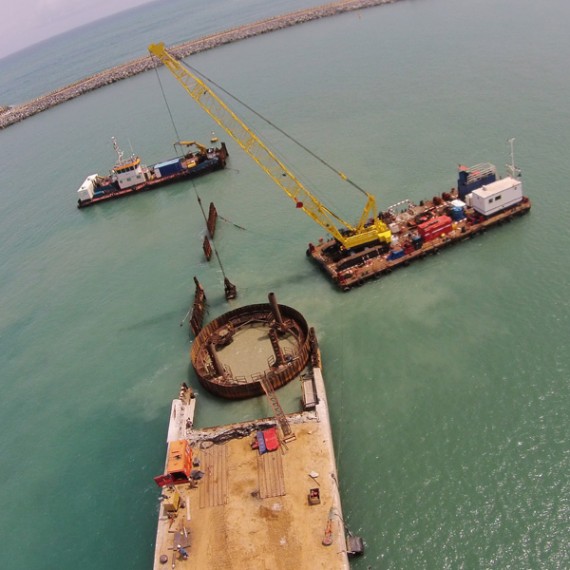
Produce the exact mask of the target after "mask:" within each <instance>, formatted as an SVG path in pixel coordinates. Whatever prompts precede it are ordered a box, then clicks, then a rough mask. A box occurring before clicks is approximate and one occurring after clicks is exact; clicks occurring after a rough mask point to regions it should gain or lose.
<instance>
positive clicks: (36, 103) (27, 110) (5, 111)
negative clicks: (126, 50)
mask: <svg viewBox="0 0 570 570" xmlns="http://www.w3.org/2000/svg"><path fill="white" fill-rule="evenodd" d="M397 1H398V0H340V1H339V2H333V3H331V4H324V5H322V6H317V7H315V8H309V9H307V10H300V11H298V12H291V13H289V14H283V15H281V16H276V17H274V18H268V19H266V20H260V21H258V22H254V23H252V24H247V25H244V26H240V27H237V28H232V29H229V30H226V31H223V32H220V33H217V34H213V35H210V36H204V37H202V38H199V39H197V40H192V41H189V42H185V43H182V44H179V45H176V46H171V47H170V48H169V51H170V52H171V53H172V54H173V55H174V56H175V57H177V58H183V57H188V56H190V55H192V54H194V53H198V52H201V51H205V50H208V49H213V48H215V47H218V46H221V45H224V44H228V43H231V42H236V41H239V40H243V39H246V38H251V37H253V36H258V35H260V34H266V33H268V32H273V31H275V30H281V29H283V28H288V27H290V26H295V25H297V24H302V23H304V22H310V21H311V20H316V19H318V18H326V17H328V16H334V15H336V14H342V13H343V12H350V11H353V10H360V9H362V8H369V7H372V6H379V5H381V4H393V3H395V2H397ZM156 65H157V61H156V60H155V59H154V58H151V57H150V56H148V57H141V58H138V59H135V60H133V61H130V62H128V63H124V64H122V65H119V66H116V67H113V68H111V69H108V70H106V71H102V72H100V73H97V74H95V75H91V76H90V77H86V78H85V79H82V80H80V81H78V82H76V83H73V84H71V85H68V86H66V87H63V88H61V89H57V90H56V91H52V92H51V93H47V94H45V95H42V96H40V97H38V98H37V99H33V100H32V101H28V102H26V103H23V104H22V105H17V106H14V107H0V128H1V129H4V128H6V127H9V126H10V125H13V124H14V123H18V122H19V121H23V120H24V119H27V118H28V117H31V116H32V115H36V114H37V113H41V112H42V111H45V110H46V109H50V108H51V107H54V106H55V105H59V104H60V103H64V102H65V101H69V100H70V99H74V98H75V97H79V96H80V95H83V94H84V93H88V92H89V91H94V90H95V89H99V88H100V87H104V86H105V85H109V84H111V83H115V82H116V81H120V80H121V79H127V78H128V77H132V76H133V75H137V74H138V73H142V72H143V71H148V70H149V69H154V68H155V67H156Z"/></svg>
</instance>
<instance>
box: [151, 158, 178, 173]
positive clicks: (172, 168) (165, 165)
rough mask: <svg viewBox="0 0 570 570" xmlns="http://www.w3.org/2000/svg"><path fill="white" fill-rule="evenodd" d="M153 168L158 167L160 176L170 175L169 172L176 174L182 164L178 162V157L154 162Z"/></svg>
mask: <svg viewBox="0 0 570 570" xmlns="http://www.w3.org/2000/svg"><path fill="white" fill-rule="evenodd" d="M154 168H155V169H157V168H158V170H159V171H160V175H161V176H170V175H171V174H177V173H178V172H181V171H182V165H181V164H180V159H179V158H175V159H174V160H169V161H167V162H161V163H160V164H155V165H154Z"/></svg>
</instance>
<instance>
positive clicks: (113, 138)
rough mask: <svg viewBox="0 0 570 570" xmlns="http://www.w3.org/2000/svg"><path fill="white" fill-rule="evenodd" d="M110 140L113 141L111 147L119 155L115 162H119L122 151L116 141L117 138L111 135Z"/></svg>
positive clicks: (121, 157)
mask: <svg viewBox="0 0 570 570" xmlns="http://www.w3.org/2000/svg"><path fill="white" fill-rule="evenodd" d="M111 140H112V141H113V148H114V149H115V152H116V153H117V156H118V157H119V158H118V160H117V162H121V160H123V151H122V150H121V149H120V148H119V144H118V143H117V139H116V138H115V137H111Z"/></svg>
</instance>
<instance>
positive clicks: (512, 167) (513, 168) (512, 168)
mask: <svg viewBox="0 0 570 570" xmlns="http://www.w3.org/2000/svg"><path fill="white" fill-rule="evenodd" d="M507 142H508V143H509V144H510V145H511V164H507V169H508V171H509V173H510V175H511V176H512V177H513V178H518V177H519V176H520V175H521V169H520V168H519V167H518V166H517V165H516V164H515V139H514V137H511V138H510V139H509V140H508V141H507Z"/></svg>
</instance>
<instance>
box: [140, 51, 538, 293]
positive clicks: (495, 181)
mask: <svg viewBox="0 0 570 570" xmlns="http://www.w3.org/2000/svg"><path fill="white" fill-rule="evenodd" d="M148 49H149V52H150V53H151V54H152V55H154V56H155V57H157V58H158V59H159V60H160V61H161V62H162V63H163V64H164V65H165V67H166V68H167V69H168V70H169V71H170V72H171V73H172V74H173V75H174V77H175V78H176V79H177V80H178V82H179V83H180V84H181V85H182V87H183V88H184V89H185V90H186V92H187V93H188V94H189V95H190V96H191V97H192V98H193V99H194V100H195V101H196V102H197V103H198V105H200V107H201V108H202V109H203V110H204V111H205V112H206V113H207V114H208V115H209V116H210V117H211V118H212V119H213V120H214V121H215V122H216V123H217V124H218V125H220V126H221V127H222V128H223V129H224V130H225V131H226V132H227V133H228V135H229V136H231V137H232V138H233V139H234V140H235V141H236V142H237V144H238V145H239V146H240V147H241V148H242V149H243V150H244V152H246V154H248V155H249V156H250V157H251V158H252V159H253V160H254V161H255V162H256V163H257V164H258V166H259V167H260V168H261V169H262V170H263V171H264V172H265V173H266V174H267V175H268V176H269V177H270V178H271V179H272V180H273V181H274V182H275V184H277V186H278V187H279V188H281V190H283V192H285V194H286V195H287V196H288V197H289V198H290V199H291V200H292V201H293V202H294V203H295V206H296V208H298V209H300V210H302V211H303V212H304V213H305V214H307V215H308V216H309V217H310V218H311V219H312V220H313V221H315V222H316V223H317V224H319V225H320V226H321V227H322V228H323V229H324V230H325V231H326V232H327V233H328V234H330V236H331V237H330V239H326V240H325V239H320V240H319V241H318V243H317V244H313V243H310V244H309V246H308V249H307V256H309V257H310V258H312V259H313V261H315V262H316V263H317V265H319V266H320V267H321V268H322V269H323V271H324V272H325V273H326V274H327V275H328V277H329V278H330V279H331V280H332V281H333V283H334V284H335V285H337V286H338V287H339V288H340V289H342V290H343V291H348V290H350V289H351V288H352V287H355V286H358V285H361V284H362V283H364V282H366V281H369V280H371V279H377V278H379V277H381V276H382V275H385V274H387V273H390V272H391V271H393V270H394V269H396V268H398V267H401V266H406V265H409V263H410V262H411V261H414V260H416V259H422V258H424V257H425V256H426V255H428V254H434V253H438V252H439V251H440V250H441V249H443V248H444V247H447V246H449V245H452V244H454V243H458V242H460V241H463V240H466V239H469V238H473V237H475V236H476V235H479V234H481V233H482V232H484V231H485V230H487V229H488V228H490V227H493V226H496V225H500V224H502V223H503V222H510V221H511V220H512V219H513V218H515V217H518V216H521V215H524V214H526V213H528V212H529V211H530V207H531V203H530V200H529V199H528V197H526V196H524V195H523V190H522V183H521V181H520V180H519V175H520V171H519V169H518V168H517V167H516V166H515V163H514V151H513V143H514V139H510V140H509V142H510V145H511V164H510V165H508V170H509V174H508V175H507V176H506V177H504V178H499V177H498V175H497V170H496V168H495V167H494V165H492V164H489V163H484V164H478V165H475V166H473V167H471V168H468V167H465V166H460V167H459V177H458V184H457V188H453V189H451V191H449V192H442V193H441V194H439V195H436V196H434V197H433V198H430V199H428V200H423V201H421V202H420V203H419V204H414V203H412V202H410V201H408V200H404V201H402V202H399V203H398V204H395V205H393V206H390V207H389V208H388V209H387V210H385V211H383V212H378V211H377V208H376V199H375V197H374V196H373V195H372V194H370V193H368V192H366V191H364V190H363V189H362V188H360V187H359V186H358V185H356V184H355V183H354V182H353V181H352V180H350V179H349V178H348V177H347V176H346V175H345V174H344V173H343V172H340V171H338V170H336V169H333V170H334V171H335V172H336V174H338V175H339V176H340V178H341V179H342V180H344V181H346V182H348V183H349V184H351V185H352V186H353V187H355V188H356V189H357V190H359V191H360V192H362V193H363V194H364V196H365V198H366V203H365V206H364V209H363V211H362V213H361V214H360V216H359V218H358V221H357V222H356V223H355V224H351V223H349V222H347V221H345V220H343V219H342V218H341V217H340V216H339V215H337V214H335V213H334V212H333V211H332V210H330V209H329V208H328V207H327V206H325V204H323V203H322V202H321V201H320V200H319V199H317V197H316V196H315V195H314V194H313V193H311V192H310V191H309V190H308V189H307V188H306V187H305V186H304V185H303V184H302V183H301V181H300V180H299V179H298V177H297V176H295V174H294V173H293V172H292V171H291V170H290V169H289V168H288V167H287V166H286V165H285V164H284V163H283V162H282V161H281V160H280V159H279V158H278V157H277V156H276V155H275V154H274V153H273V152H272V151H271V150H270V148H269V147H268V146H267V145H266V144H265V143H264V142H263V141H262V140H261V139H260V138H259V137H258V136H257V135H256V134H255V133H254V132H253V131H252V130H251V129H250V128H249V127H248V126H247V125H246V124H245V123H244V122H243V121H242V120H241V119H240V118H239V117H238V116H237V115H236V114H235V113H234V112H233V111H232V110H231V109H230V108H229V107H228V106H227V105H226V103H225V102H224V101H223V100H222V99H221V98H220V97H219V96H218V95H217V94H216V93H215V92H214V91H213V90H212V89H211V88H210V87H209V85H208V84H207V83H205V82H204V81H203V80H202V79H201V78H200V77H198V76H197V75H196V74H195V73H193V72H192V71H190V70H189V69H188V68H187V67H186V66H185V65H184V64H183V63H182V62H181V61H179V60H177V59H176V58H175V57H174V56H173V55H172V54H170V53H169V52H168V51H167V49H166V47H165V46H164V43H158V44H151V45H150V46H149V48H148ZM321 162H324V161H321ZM325 164H326V163H325ZM327 166H329V167H330V165H327ZM331 168H332V167H331Z"/></svg>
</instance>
